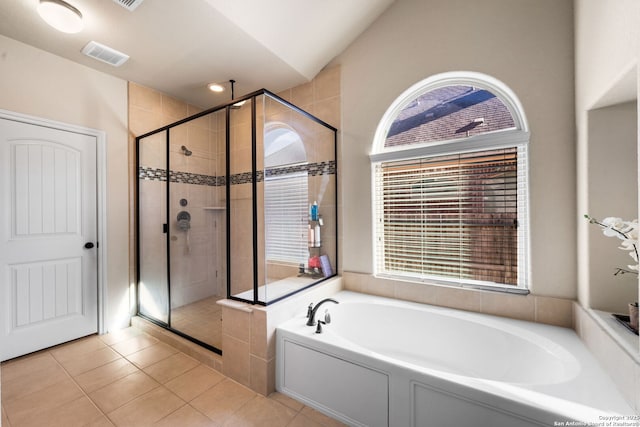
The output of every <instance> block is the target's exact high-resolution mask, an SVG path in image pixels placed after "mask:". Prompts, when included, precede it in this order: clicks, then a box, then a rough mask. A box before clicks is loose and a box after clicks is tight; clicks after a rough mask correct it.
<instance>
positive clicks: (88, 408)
mask: <svg viewBox="0 0 640 427" xmlns="http://www.w3.org/2000/svg"><path fill="white" fill-rule="evenodd" d="M103 417H104V415H103V414H102V413H101V412H100V411H99V410H98V408H96V407H95V405H94V404H93V403H92V402H91V401H90V400H89V399H88V398H87V397H86V396H82V397H80V398H78V399H76V400H73V401H71V402H68V403H66V404H64V405H62V406H58V407H56V408H52V409H50V410H47V411H41V412H38V413H37V414H34V415H32V416H29V417H27V418H26V419H25V420H24V421H23V422H20V423H14V424H13V427H42V426H47V427H74V426H78V427H81V426H85V425H87V424H90V423H92V422H94V421H98V420H100V419H101V418H103Z"/></svg>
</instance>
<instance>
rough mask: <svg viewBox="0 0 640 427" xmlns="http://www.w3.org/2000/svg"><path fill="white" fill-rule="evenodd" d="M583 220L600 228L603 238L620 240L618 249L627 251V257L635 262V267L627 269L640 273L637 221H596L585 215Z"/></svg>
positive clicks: (611, 219) (612, 218) (614, 219)
mask: <svg viewBox="0 0 640 427" xmlns="http://www.w3.org/2000/svg"><path fill="white" fill-rule="evenodd" d="M585 218H587V219H588V220H589V222H590V223H591V224H596V225H599V226H600V227H602V232H603V233H604V235H605V236H607V237H617V238H618V239H620V240H621V241H622V242H621V243H620V246H618V248H619V249H622V250H624V251H629V256H630V257H631V258H633V260H634V261H635V262H636V264H635V265H629V266H628V267H629V269H630V270H632V271H640V268H639V265H638V238H639V235H640V229H639V227H638V220H637V219H634V220H632V221H624V220H623V219H622V218H618V217H613V216H610V217H607V218H605V219H603V220H602V221H598V220H597V219H596V218H593V217H590V216H589V215H585ZM619 270H622V269H619ZM622 271H624V270H622ZM616 274H617V273H616Z"/></svg>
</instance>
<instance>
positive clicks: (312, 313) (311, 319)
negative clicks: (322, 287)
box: [307, 298, 340, 326]
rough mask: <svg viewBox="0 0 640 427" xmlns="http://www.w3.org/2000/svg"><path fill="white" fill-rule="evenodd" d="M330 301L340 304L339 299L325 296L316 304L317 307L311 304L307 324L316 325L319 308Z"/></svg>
mask: <svg viewBox="0 0 640 427" xmlns="http://www.w3.org/2000/svg"><path fill="white" fill-rule="evenodd" d="M327 301H330V302H333V303H336V304H340V303H339V302H338V301H336V300H334V299H333V298H325V299H323V300H322V301H320V302H319V303H318V304H316V306H315V307H313V308H311V307H312V306H311V305H310V306H309V309H308V310H307V317H308V318H309V320H307V326H315V325H316V311H318V309H319V308H320V306H321V305H322V304H324V303H325V302H327Z"/></svg>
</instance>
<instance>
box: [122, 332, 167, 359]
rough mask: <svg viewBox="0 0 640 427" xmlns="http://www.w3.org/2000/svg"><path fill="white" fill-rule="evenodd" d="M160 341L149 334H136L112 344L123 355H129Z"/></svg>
mask: <svg viewBox="0 0 640 427" xmlns="http://www.w3.org/2000/svg"><path fill="white" fill-rule="evenodd" d="M157 343H158V339H157V338H154V337H151V336H149V335H147V334H140V335H136V336H135V337H132V338H129V339H126V340H124V341H120V342H118V343H116V344H114V345H112V346H111V348H113V349H114V350H115V351H117V352H118V353H120V354H121V355H123V356H128V355H130V354H133V353H135V352H137V351H140V350H142V349H144V348H147V347H150V346H152V345H154V344H157Z"/></svg>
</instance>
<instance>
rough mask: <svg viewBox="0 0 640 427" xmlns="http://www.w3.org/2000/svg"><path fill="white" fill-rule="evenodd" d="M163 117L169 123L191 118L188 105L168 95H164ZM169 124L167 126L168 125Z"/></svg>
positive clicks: (162, 102) (162, 104)
mask: <svg viewBox="0 0 640 427" xmlns="http://www.w3.org/2000/svg"><path fill="white" fill-rule="evenodd" d="M161 108H162V116H163V118H164V119H165V120H166V121H167V122H168V123H172V122H176V121H178V120H181V119H183V118H185V117H188V116H189V110H188V107H187V104H186V103H185V102H183V101H180V100H177V99H175V98H172V97H170V96H167V95H164V94H163V95H162V101H161ZM168 123H167V124H168Z"/></svg>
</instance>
